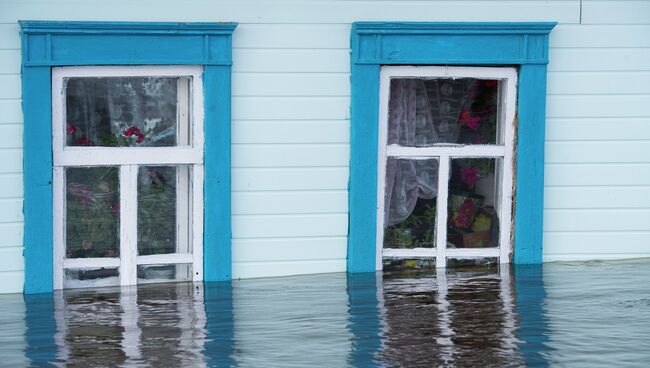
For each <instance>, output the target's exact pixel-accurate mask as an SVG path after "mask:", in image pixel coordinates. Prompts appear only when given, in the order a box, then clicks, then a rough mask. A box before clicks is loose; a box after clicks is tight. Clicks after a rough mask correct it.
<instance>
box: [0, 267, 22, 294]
mask: <svg viewBox="0 0 650 368" xmlns="http://www.w3.org/2000/svg"><path fill="white" fill-rule="evenodd" d="M24 282H25V273H24V272H23V271H7V272H0V294H9V293H22V292H23V284H24Z"/></svg>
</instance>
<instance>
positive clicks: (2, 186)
mask: <svg viewBox="0 0 650 368" xmlns="http://www.w3.org/2000/svg"><path fill="white" fill-rule="evenodd" d="M22 196H23V176H22V175H21V174H0V199H1V198H19V197H22Z"/></svg>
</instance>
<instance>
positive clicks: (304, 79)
mask: <svg viewBox="0 0 650 368" xmlns="http://www.w3.org/2000/svg"><path fill="white" fill-rule="evenodd" d="M232 85H233V91H232V94H233V96H298V97H306V96H317V97H318V96H349V95H350V75H349V74H336V73H235V74H233V80H232Z"/></svg>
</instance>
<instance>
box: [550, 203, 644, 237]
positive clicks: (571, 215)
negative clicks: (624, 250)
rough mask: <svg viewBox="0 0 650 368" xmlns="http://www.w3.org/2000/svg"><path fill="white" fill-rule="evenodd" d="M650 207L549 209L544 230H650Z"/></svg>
mask: <svg viewBox="0 0 650 368" xmlns="http://www.w3.org/2000/svg"><path fill="white" fill-rule="evenodd" d="M648 219H650V208H644V209H553V210H551V209H547V210H544V231H568V232H575V231H650V222H649V221H648Z"/></svg>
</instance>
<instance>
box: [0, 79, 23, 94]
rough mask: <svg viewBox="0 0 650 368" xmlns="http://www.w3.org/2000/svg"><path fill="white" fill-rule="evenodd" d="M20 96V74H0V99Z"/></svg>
mask: <svg viewBox="0 0 650 368" xmlns="http://www.w3.org/2000/svg"><path fill="white" fill-rule="evenodd" d="M11 98H13V99H19V98H21V86H20V75H18V74H6V75H0V99H11Z"/></svg>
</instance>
